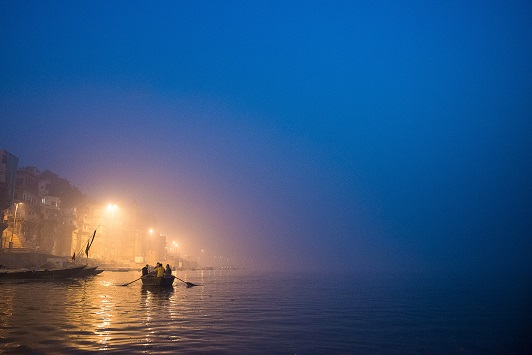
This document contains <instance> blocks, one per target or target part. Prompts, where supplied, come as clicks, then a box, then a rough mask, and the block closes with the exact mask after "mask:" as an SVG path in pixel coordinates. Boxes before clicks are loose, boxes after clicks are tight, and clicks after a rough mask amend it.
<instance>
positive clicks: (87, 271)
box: [73, 266, 103, 278]
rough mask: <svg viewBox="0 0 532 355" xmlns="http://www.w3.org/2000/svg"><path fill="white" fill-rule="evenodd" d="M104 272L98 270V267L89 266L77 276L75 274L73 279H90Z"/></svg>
mask: <svg viewBox="0 0 532 355" xmlns="http://www.w3.org/2000/svg"><path fill="white" fill-rule="evenodd" d="M102 272H103V270H98V266H87V267H85V268H84V269H83V270H81V271H80V272H78V273H77V274H75V275H74V276H73V277H76V278H80V277H89V276H95V275H98V274H101V273H102Z"/></svg>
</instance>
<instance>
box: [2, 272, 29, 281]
mask: <svg viewBox="0 0 532 355" xmlns="http://www.w3.org/2000/svg"><path fill="white" fill-rule="evenodd" d="M34 272H35V271H34V270H5V271H0V279H30V278H32V276H33V274H34Z"/></svg>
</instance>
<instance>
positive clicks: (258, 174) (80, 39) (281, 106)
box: [0, 1, 532, 272]
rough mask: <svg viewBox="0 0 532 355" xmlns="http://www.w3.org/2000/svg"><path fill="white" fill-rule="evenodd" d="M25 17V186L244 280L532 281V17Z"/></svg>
mask: <svg viewBox="0 0 532 355" xmlns="http://www.w3.org/2000/svg"><path fill="white" fill-rule="evenodd" d="M26 5H27V4H26ZM26 5H25V3H20V2H9V1H8V2H2V3H1V4H0V36H1V38H2V41H1V42H0V49H1V51H2V53H3V55H2V58H0V63H1V66H0V67H1V69H0V73H1V76H0V83H1V85H0V87H1V88H0V90H1V95H0V120H1V130H0V148H1V149H7V150H8V151H9V152H11V153H13V154H15V155H17V156H18V157H19V159H20V163H19V166H28V165H32V166H36V167H38V168H39V169H41V170H45V169H49V170H51V171H52V172H54V173H56V174H58V175H59V176H61V177H63V178H66V179H68V180H69V181H70V182H71V184H72V185H74V186H76V187H78V188H79V189H80V190H81V191H82V192H83V193H84V194H86V195H87V196H88V197H90V198H92V199H94V200H98V201H102V202H105V203H107V202H110V201H113V203H117V204H118V205H119V204H130V203H133V201H135V202H136V203H138V205H139V206H141V208H142V209H143V210H144V211H146V213H147V214H152V215H154V216H156V217H157V220H158V228H159V230H160V232H161V233H162V234H164V235H167V236H168V237H169V238H171V239H172V240H177V241H178V242H179V244H180V245H181V246H182V248H183V252H188V253H189V254H196V253H199V251H200V250H204V251H205V253H208V254H210V255H223V256H224V257H226V258H228V259H229V260H231V261H234V263H236V264H241V265H245V266H246V267H248V268H257V269H266V270H279V269H280V270H287V269H289V270H311V269H312V270H347V271H363V272H443V271H445V272H448V271H454V272H478V271H483V272H495V271H499V272H516V271H527V270H531V261H530V260H529V259H530V258H529V255H530V253H531V252H532V239H531V238H530V236H531V232H532V228H531V227H532V225H531V221H532V207H531V205H530V201H531V197H532V191H531V189H532V188H531V185H530V181H531V178H532V156H531V154H530V152H531V151H532V129H531V124H530V117H531V113H532V107H531V105H530V103H531V102H532V83H531V81H530V80H529V78H530V77H531V76H530V75H531V74H532V64H531V63H532V60H530V59H531V47H530V45H529V43H532V41H531V40H532V31H531V28H530V25H529V24H530V22H531V20H532V18H531V17H532V16H531V15H532V8H531V6H530V5H529V4H525V3H524V2H523V3H521V4H519V3H513V4H509V5H505V6H502V5H499V4H497V3H481V4H480V3H479V4H477V5H476V6H473V5H472V4H469V5H464V4H458V3H455V4H447V3H446V4H440V5H431V4H425V3H423V2H409V3H408V6H406V5H405V6H404V7H400V6H399V5H397V4H395V3H393V2H381V3H375V4H374V3H371V4H370V3H359V2H356V3H343V2H339V3H334V4H330V5H327V4H323V5H317V4H308V5H307V6H305V7H304V8H303V7H300V6H298V5H296V4H288V5H279V4H269V3H266V2H265V3H262V2H259V3H256V4H255V3H230V4H227V3H225V4H224V3H221V4H212V3H210V4H202V5H201V4H199V5H198V4H182V3H164V4H157V5H153V6H150V7H149V8H146V4H144V3H142V2H133V3H131V4H129V3H128V4H127V6H126V5H125V4H121V3H112V4H107V3H104V2H97V3H91V4H89V3H85V4H79V3H77V4H76V3H70V2H64V3H63V2H60V3H54V4H46V3H43V4H32V6H31V7H30V6H26ZM59 8H60V11H59ZM81 14H83V16H80V15H81Z"/></svg>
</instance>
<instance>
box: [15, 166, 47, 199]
mask: <svg viewBox="0 0 532 355" xmlns="http://www.w3.org/2000/svg"><path fill="white" fill-rule="evenodd" d="M40 175H41V173H40V172H39V170H38V169H37V168H35V167H33V166H28V167H25V168H20V169H18V171H17V180H16V182H15V202H23V203H27V204H30V205H35V206H38V205H40V204H41V198H40V197H39V182H40Z"/></svg>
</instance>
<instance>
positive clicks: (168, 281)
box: [141, 275, 175, 287]
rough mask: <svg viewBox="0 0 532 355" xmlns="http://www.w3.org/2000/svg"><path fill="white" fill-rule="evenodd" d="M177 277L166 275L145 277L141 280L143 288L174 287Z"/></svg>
mask: <svg viewBox="0 0 532 355" xmlns="http://www.w3.org/2000/svg"><path fill="white" fill-rule="evenodd" d="M174 279H175V276H173V275H164V277H155V276H144V277H142V278H141V280H142V286H154V287H172V284H173V283H174Z"/></svg>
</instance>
